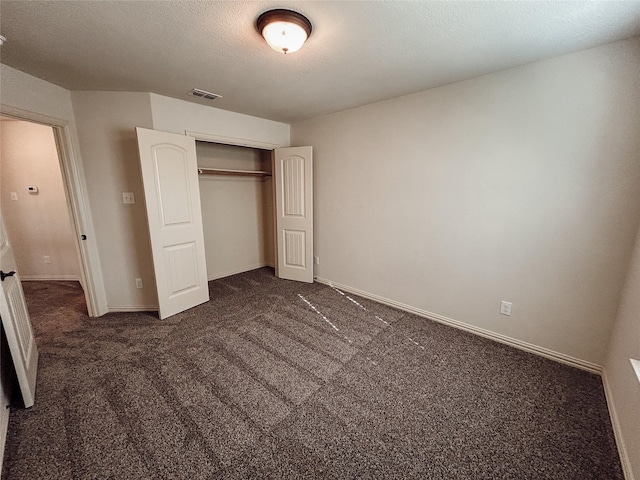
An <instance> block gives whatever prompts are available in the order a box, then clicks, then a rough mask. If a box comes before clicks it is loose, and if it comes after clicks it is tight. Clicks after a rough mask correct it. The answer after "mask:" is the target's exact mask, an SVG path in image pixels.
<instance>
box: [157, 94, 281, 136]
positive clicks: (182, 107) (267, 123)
mask: <svg viewBox="0 0 640 480" xmlns="http://www.w3.org/2000/svg"><path fill="white" fill-rule="evenodd" d="M151 109H152V113H153V128H154V129H155V130H161V131H165V132H173V133H181V134H184V133H185V131H191V132H197V133H205V134H212V135H218V136H223V137H230V138H236V139H246V140H253V141H255V142H265V143H270V144H275V145H278V146H280V147H288V146H289V139H290V138H289V136H290V126H289V125H288V124H286V123H281V122H274V121H272V120H265V119H264V118H258V117H252V116H249V115H243V114H241V113H235V112H229V111H227V110H220V109H218V108H214V107H209V106H206V105H200V104H197V103H193V102H185V101H182V100H177V99H175V98H169V97H163V96H161V95H156V94H153V93H152V94H151Z"/></svg>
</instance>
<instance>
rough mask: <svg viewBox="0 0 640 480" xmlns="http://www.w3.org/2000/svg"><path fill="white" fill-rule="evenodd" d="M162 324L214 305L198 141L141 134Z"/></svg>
mask: <svg viewBox="0 0 640 480" xmlns="http://www.w3.org/2000/svg"><path fill="white" fill-rule="evenodd" d="M136 132H137V134H138V148H139V150H140V165H141V169H142V181H143V184H144V196H145V202H146V206H147V218H148V222H149V233H150V237H151V250H152V253H153V266H154V269H155V274H156V286H157V290H158V307H159V316H160V318H161V319H163V318H167V317H170V316H171V315H175V314H176V313H180V312H182V311H184V310H187V309H188V308H191V307H195V306H196V305H199V304H201V303H204V302H206V301H208V300H209V285H208V283H207V264H206V258H205V251H204V236H203V233H202V213H201V208H200V190H199V186H198V164H197V158H196V141H195V139H194V138H193V137H187V136H185V135H176V134H173V133H166V132H158V131H155V130H147V129H144V128H136Z"/></svg>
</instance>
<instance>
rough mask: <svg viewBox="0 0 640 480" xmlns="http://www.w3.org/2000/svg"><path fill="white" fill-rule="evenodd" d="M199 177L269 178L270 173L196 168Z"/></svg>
mask: <svg viewBox="0 0 640 480" xmlns="http://www.w3.org/2000/svg"><path fill="white" fill-rule="evenodd" d="M198 173H199V174H201V175H238V176H241V177H270V176H271V173H270V172H265V171H263V170H229V169H226V168H204V167H198Z"/></svg>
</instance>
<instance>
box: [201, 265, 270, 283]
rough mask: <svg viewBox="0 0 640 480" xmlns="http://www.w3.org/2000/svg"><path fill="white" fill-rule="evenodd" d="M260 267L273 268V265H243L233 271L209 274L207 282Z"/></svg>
mask: <svg viewBox="0 0 640 480" xmlns="http://www.w3.org/2000/svg"><path fill="white" fill-rule="evenodd" d="M262 267H273V265H272V264H271V263H270V262H259V263H255V264H252V265H245V266H244V267H238V268H234V269H233V270H226V271H222V272H214V273H211V274H209V276H208V277H207V281H209V282H210V281H212V280H218V279H219V278H224V277H230V276H231V275H237V274H238V273H244V272H248V271H250V270H255V269H256V268H262Z"/></svg>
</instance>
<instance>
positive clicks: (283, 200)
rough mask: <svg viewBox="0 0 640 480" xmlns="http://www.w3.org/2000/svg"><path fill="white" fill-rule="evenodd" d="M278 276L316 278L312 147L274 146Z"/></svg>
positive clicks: (297, 278) (302, 280) (309, 281)
mask: <svg viewBox="0 0 640 480" xmlns="http://www.w3.org/2000/svg"><path fill="white" fill-rule="evenodd" d="M273 175H274V177H275V182H274V188H275V191H274V194H275V195H274V196H275V209H276V244H277V246H276V253H277V257H278V258H277V261H276V276H278V277H279V278H285V279H288V280H297V281H300V282H308V283H312V282H313V159H312V148H311V147H289V148H276V149H275V150H274V168H273Z"/></svg>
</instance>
